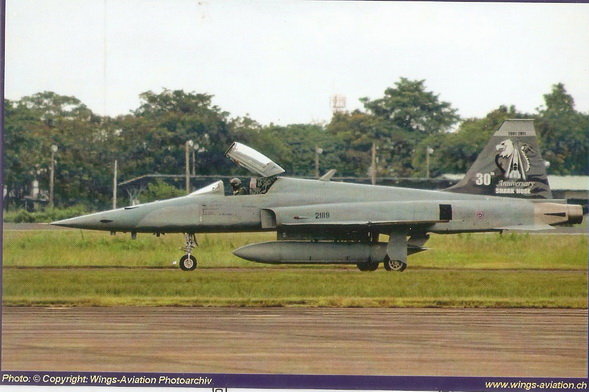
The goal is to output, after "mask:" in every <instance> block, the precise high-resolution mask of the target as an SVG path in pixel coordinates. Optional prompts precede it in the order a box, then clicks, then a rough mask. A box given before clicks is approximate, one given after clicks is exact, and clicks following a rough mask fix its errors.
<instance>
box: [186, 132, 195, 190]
mask: <svg viewBox="0 0 589 392" xmlns="http://www.w3.org/2000/svg"><path fill="white" fill-rule="evenodd" d="M193 145H194V142H193V141H192V140H187V141H186V145H185V147H186V148H185V150H186V194H189V193H190V148H191V147H192V146H193Z"/></svg>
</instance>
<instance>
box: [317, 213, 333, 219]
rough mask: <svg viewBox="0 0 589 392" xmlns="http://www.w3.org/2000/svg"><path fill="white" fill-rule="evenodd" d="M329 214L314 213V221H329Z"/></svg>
mask: <svg viewBox="0 0 589 392" xmlns="http://www.w3.org/2000/svg"><path fill="white" fill-rule="evenodd" d="M329 217H330V215H329V212H316V213H315V219H329Z"/></svg>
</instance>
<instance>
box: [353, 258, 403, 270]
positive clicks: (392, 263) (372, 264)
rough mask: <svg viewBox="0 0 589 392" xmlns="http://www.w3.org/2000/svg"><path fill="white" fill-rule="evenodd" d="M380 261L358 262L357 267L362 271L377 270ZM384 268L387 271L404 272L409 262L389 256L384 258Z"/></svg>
mask: <svg viewBox="0 0 589 392" xmlns="http://www.w3.org/2000/svg"><path fill="white" fill-rule="evenodd" d="M378 264H379V263H378V262H376V261H367V262H365V263H358V264H356V267H358V269H359V270H360V271H376V270H377V269H378ZM384 268H385V269H386V270H387V271H395V272H403V271H405V268H407V263H403V262H402V261H401V260H392V259H391V258H390V257H389V256H386V257H385V259H384Z"/></svg>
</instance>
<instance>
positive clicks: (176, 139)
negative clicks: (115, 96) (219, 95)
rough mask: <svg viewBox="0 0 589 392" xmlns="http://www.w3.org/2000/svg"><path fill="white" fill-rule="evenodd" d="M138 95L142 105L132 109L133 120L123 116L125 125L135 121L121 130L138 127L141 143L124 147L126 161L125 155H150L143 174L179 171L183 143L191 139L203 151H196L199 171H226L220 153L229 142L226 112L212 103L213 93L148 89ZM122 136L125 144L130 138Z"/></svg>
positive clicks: (127, 131)
mask: <svg viewBox="0 0 589 392" xmlns="http://www.w3.org/2000/svg"><path fill="white" fill-rule="evenodd" d="M140 98H141V100H142V103H141V106H140V107H139V108H138V109H137V110H135V111H134V112H133V114H134V117H135V119H129V118H127V119H126V120H127V124H130V123H133V122H135V121H136V123H135V124H132V125H133V126H132V127H131V128H129V127H125V128H123V129H122V133H131V134H133V133H136V132H137V129H141V130H142V131H141V132H142V133H143V134H144V137H143V138H142V139H141V140H142V144H143V145H142V146H135V147H133V146H127V149H128V150H130V152H131V153H132V154H131V156H127V157H125V164H126V161H127V158H130V159H135V158H136V157H137V155H140V154H150V155H151V157H152V159H153V162H151V163H152V166H151V167H150V168H149V167H144V168H142V170H143V173H142V174H145V173H146V172H147V173H149V172H153V171H154V170H160V171H162V172H164V173H167V174H177V173H181V172H183V168H184V164H185V143H186V141H188V140H192V141H193V142H195V143H198V144H199V145H200V146H201V147H202V150H203V151H201V152H200V153H199V154H198V159H199V165H198V168H199V173H200V174H209V173H213V172H214V173H219V172H227V170H228V169H227V166H228V163H227V161H226V160H225V159H224V155H223V153H224V151H225V149H226V147H227V145H228V144H229V143H230V136H229V125H228V113H227V112H223V111H221V109H220V108H219V107H217V106H215V105H213V104H212V98H213V96H212V95H208V94H196V93H186V92H184V91H182V90H175V91H171V90H167V89H164V91H163V92H161V93H159V94H156V93H154V92H152V91H147V92H145V93H142V94H141V95H140ZM121 136H122V138H123V139H124V140H126V141H127V143H128V142H130V141H131V139H133V137H129V135H121ZM131 136H133V135H131ZM131 165H134V164H133V163H131ZM138 169H139V168H138Z"/></svg>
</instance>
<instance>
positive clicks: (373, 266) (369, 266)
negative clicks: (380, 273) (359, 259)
mask: <svg viewBox="0 0 589 392" xmlns="http://www.w3.org/2000/svg"><path fill="white" fill-rule="evenodd" d="M356 267H358V269H359V270H360V271H376V270H377V269H378V263H375V262H366V263H358V264H356Z"/></svg>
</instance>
